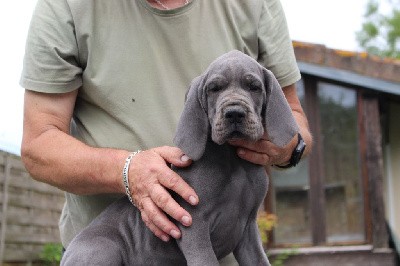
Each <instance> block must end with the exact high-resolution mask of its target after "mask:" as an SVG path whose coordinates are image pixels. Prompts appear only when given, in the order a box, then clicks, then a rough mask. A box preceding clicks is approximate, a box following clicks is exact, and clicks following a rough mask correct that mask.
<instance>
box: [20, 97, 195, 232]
mask: <svg viewBox="0 0 400 266" xmlns="http://www.w3.org/2000/svg"><path fill="white" fill-rule="evenodd" d="M77 94H78V91H77V90H75V91H72V92H69V93H60V94H47V93H39V92H33V91H29V90H26V91H25V99H24V101H25V102H24V129H23V131H24V133H23V140H22V147H21V156H22V160H23V162H24V164H25V166H26V168H27V170H28V172H29V173H30V174H31V176H32V177H33V178H34V179H36V180H38V181H41V182H45V183H48V184H51V185H53V186H56V187H58V188H60V189H62V190H64V191H67V192H70V193H74V194H80V195H89V194H99V193H124V192H125V190H124V186H123V182H122V169H123V167H124V163H125V159H126V158H127V157H128V155H129V154H130V152H128V151H125V150H118V149H108V148H94V147H90V146H88V145H86V144H84V143H82V142H80V141H79V140H77V139H75V138H74V137H72V136H70V135H69V130H70V122H71V118H72V114H73V109H74V106H75V101H76V97H77ZM182 156H183V153H182V151H180V150H179V149H178V148H173V147H159V148H154V149H151V150H147V151H144V152H142V153H140V154H138V155H137V156H135V157H134V158H133V159H132V162H131V167H130V169H129V177H130V178H129V181H130V187H131V191H132V192H133V195H132V197H133V198H134V201H135V202H136V204H137V205H138V207H139V209H140V211H141V213H142V218H143V220H145V222H146V224H147V226H148V227H149V228H150V229H151V230H152V231H153V233H155V234H156V235H157V236H158V237H160V238H162V239H163V240H168V239H169V236H168V235H172V236H173V237H175V238H178V237H180V232H179V229H178V227H177V226H176V225H175V224H174V223H172V222H171V221H170V220H169V219H168V218H167V216H166V215H165V213H164V211H165V212H166V213H167V214H169V215H170V216H171V217H173V218H174V219H176V220H178V221H181V222H182V223H183V224H184V225H190V224H191V222H192V220H191V216H190V214H189V213H188V212H187V211H186V210H184V209H183V208H182V207H180V206H179V205H178V204H177V203H176V202H175V200H173V199H172V197H171V195H170V194H169V193H168V192H167V190H166V189H165V188H169V189H172V190H174V191H175V192H177V193H178V194H179V195H181V196H182V197H183V198H184V199H186V200H187V201H189V202H191V203H192V204H197V202H198V197H197V195H196V193H195V192H194V190H193V189H192V188H191V187H190V186H189V185H188V184H186V183H185V182H184V181H183V179H182V178H181V177H180V176H178V175H177V174H176V173H175V172H173V171H172V170H171V169H170V168H169V167H168V165H167V163H172V164H174V165H176V166H178V167H179V166H181V167H184V166H187V165H189V164H190V161H184V160H181V157H182Z"/></svg>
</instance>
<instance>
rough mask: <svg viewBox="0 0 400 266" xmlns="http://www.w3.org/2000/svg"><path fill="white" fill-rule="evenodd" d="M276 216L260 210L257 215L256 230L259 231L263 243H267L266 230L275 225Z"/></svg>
mask: <svg viewBox="0 0 400 266" xmlns="http://www.w3.org/2000/svg"><path fill="white" fill-rule="evenodd" d="M276 221H277V219H276V216H275V215H273V214H269V213H266V212H260V213H259V214H258V216H257V225H258V231H260V235H261V240H262V242H263V244H264V245H266V244H267V243H268V232H270V231H271V230H272V229H273V228H274V226H275V225H276Z"/></svg>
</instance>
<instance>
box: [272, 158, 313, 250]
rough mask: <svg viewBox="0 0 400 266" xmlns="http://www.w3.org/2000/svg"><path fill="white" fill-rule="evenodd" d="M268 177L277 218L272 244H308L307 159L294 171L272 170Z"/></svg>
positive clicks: (309, 235)
mask: <svg viewBox="0 0 400 266" xmlns="http://www.w3.org/2000/svg"><path fill="white" fill-rule="evenodd" d="M271 175H272V182H273V185H274V192H275V214H276V216H277V217H278V224H277V226H276V227H275V230H274V240H275V244H309V243H311V231H310V208H309V200H308V194H309V190H310V185H309V180H308V160H307V159H305V160H303V161H301V162H300V163H299V164H298V165H297V166H296V167H295V168H291V169H288V170H284V171H280V170H273V171H272V174H271Z"/></svg>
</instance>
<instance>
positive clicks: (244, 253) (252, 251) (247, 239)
mask: <svg viewBox="0 0 400 266" xmlns="http://www.w3.org/2000/svg"><path fill="white" fill-rule="evenodd" d="M233 254H234V255H235V258H236V260H237V261H238V262H239V265H255V266H256V265H257V266H259V265H262V266H271V264H270V263H269V261H268V258H267V255H266V254H265V251H264V248H263V246H262V241H261V237H260V233H259V232H258V227H257V222H256V220H255V219H254V220H253V221H251V222H249V224H247V227H246V229H245V231H244V234H243V237H242V239H241V241H240V243H239V244H238V246H237V247H236V248H235V250H234V251H233Z"/></svg>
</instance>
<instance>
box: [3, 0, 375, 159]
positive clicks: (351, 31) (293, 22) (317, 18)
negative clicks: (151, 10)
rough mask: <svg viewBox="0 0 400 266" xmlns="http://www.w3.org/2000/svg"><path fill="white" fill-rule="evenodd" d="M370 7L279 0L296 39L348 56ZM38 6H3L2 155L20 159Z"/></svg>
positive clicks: (31, 2) (15, 1)
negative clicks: (28, 43)
mask: <svg viewBox="0 0 400 266" xmlns="http://www.w3.org/2000/svg"><path fill="white" fill-rule="evenodd" d="M113 1H114V0H113ZM115 1H116V0H115ZM216 1H219V0H216ZM367 2H368V0H335V1H333V0H281V3H282V5H283V8H284V10H285V13H286V19H287V22H288V27H289V32H290V35H291V38H292V39H293V40H297V41H304V42H311V43H317V44H323V45H326V46H327V47H329V48H333V49H341V50H350V51H360V48H359V47H358V45H357V42H356V40H355V32H356V31H358V30H359V29H360V28H361V24H362V21H363V20H362V19H363V18H362V15H363V13H364V11H365V6H366V3H367ZM35 4H36V0H12V1H1V2H0V32H1V33H2V40H1V41H0V51H2V55H1V61H2V64H0V80H1V85H0V150H4V151H7V152H10V153H14V154H19V150H20V143H21V138H22V117H23V115H22V113H23V95H24V89H23V88H21V87H20V86H19V84H18V83H19V78H20V74H21V70H22V60H23V55H24V47H25V39H26V35H27V30H28V27H29V22H30V18H31V14H32V12H33V9H34V7H35Z"/></svg>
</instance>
